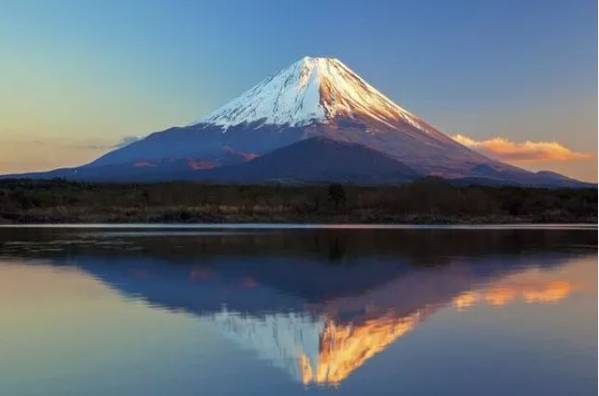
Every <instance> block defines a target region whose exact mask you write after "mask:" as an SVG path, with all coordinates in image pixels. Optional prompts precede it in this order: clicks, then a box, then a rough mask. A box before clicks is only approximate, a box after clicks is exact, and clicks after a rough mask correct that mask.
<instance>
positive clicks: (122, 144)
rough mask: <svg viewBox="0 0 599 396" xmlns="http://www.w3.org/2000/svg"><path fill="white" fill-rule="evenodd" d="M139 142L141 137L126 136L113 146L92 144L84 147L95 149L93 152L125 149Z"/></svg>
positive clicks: (112, 144)
mask: <svg viewBox="0 0 599 396" xmlns="http://www.w3.org/2000/svg"><path fill="white" fill-rule="evenodd" d="M138 140H139V137H137V136H125V137H123V138H121V140H119V141H118V142H116V143H111V144H95V143H92V144H85V145H83V147H84V148H88V149H93V150H108V149H116V148H121V147H125V146H127V145H129V144H131V143H134V142H137V141H138Z"/></svg>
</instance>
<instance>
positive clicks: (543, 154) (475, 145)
mask: <svg viewBox="0 0 599 396" xmlns="http://www.w3.org/2000/svg"><path fill="white" fill-rule="evenodd" d="M453 139H454V140H455V141H457V142H458V143H461V144H463V145H464V146H467V147H470V148H471V149H474V150H476V151H479V152H481V153H483V154H486V155H488V156H490V157H494V158H497V159H500V160H505V161H576V160H582V159H588V158H591V157H592V156H591V155H590V154H588V153H579V152H576V151H573V150H571V149H569V148H568V147H566V146H563V145H562V144H560V143H558V142H533V141H530V140H526V141H524V142H514V141H512V140H509V139H506V138H502V137H496V138H493V139H487V140H474V139H472V138H471V137H468V136H465V135H461V134H457V135H455V136H453Z"/></svg>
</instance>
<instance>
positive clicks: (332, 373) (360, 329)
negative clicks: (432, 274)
mask: <svg viewBox="0 0 599 396" xmlns="http://www.w3.org/2000/svg"><path fill="white" fill-rule="evenodd" d="M420 318H421V315H420V314H414V315H410V316H407V317H397V316H394V315H388V316H383V317H380V318H374V319H369V320H367V321H365V322H363V323H358V324H336V323H335V322H334V321H332V320H329V321H327V323H326V326H325V328H324V330H323V331H322V333H321V335H320V343H319V355H318V358H317V361H311V360H310V358H308V356H307V355H306V354H304V353H302V354H301V355H300V357H299V359H298V364H299V366H300V374H301V381H302V383H303V384H306V385H307V384H311V383H317V384H339V383H340V382H341V381H343V380H344V379H345V378H347V376H349V375H350V374H351V373H352V372H353V371H354V370H355V369H357V368H358V367H360V366H362V365H363V364H364V362H366V360H368V359H370V358H371V357H372V356H374V355H376V354H377V353H379V352H381V351H382V350H384V349H385V348H386V347H387V346H388V345H390V344H391V343H393V342H394V341H395V340H397V339H398V338H399V337H401V336H402V335H404V334H405V333H407V332H408V331H410V330H412V329H413V328H414V326H415V325H416V324H417V323H418V322H419V321H420Z"/></svg>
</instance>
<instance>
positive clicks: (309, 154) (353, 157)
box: [195, 137, 420, 184]
mask: <svg viewBox="0 0 599 396" xmlns="http://www.w3.org/2000/svg"><path fill="white" fill-rule="evenodd" d="M331 159H334V160H331ZM419 177H420V175H419V174H418V173H417V172H416V171H414V170H412V169H411V168H410V167H408V166H406V165H404V164H402V163H401V162H399V161H397V160H394V159H393V158H391V157H389V156H387V155H385V154H383V153H381V152H379V151H376V150H373V149H370V148H368V147H365V146H362V145H359V144H355V143H345V142H338V141H335V140H331V139H327V138H323V137H314V138H309V139H305V140H302V141H300V142H298V143H293V144H291V145H289V146H285V147H282V148H280V149H276V150H274V151H273V152H271V153H268V154H265V155H263V156H261V157H258V158H256V159H254V160H253V161H249V162H247V163H244V164H240V165H231V166H223V167H219V168H215V169H213V170H208V171H205V172H202V173H201V174H200V175H198V174H197V173H196V176H195V178H196V179H200V180H201V179H204V180H207V179H208V180H210V179H212V180H220V181H231V182H245V181H247V182H267V181H289V182H325V181H336V182H352V183H361V184H376V183H390V182H396V183H401V182H406V181H411V180H415V179H417V178H419Z"/></svg>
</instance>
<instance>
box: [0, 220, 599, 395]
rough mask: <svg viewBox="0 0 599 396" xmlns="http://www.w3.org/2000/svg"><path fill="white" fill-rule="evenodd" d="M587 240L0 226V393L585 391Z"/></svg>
mask: <svg viewBox="0 0 599 396" xmlns="http://www.w3.org/2000/svg"><path fill="white" fill-rule="evenodd" d="M596 241H597V231H596V229H594V228H593V227H586V226H560V227H549V228H548V227H541V228H539V227H530V226H529V227H519V228H517V229H512V228H509V227H505V226H493V227H486V228H478V227H449V228H430V227H418V228H406V227H400V228H386V229H378V228H373V227H372V226H370V227H366V228H358V227H354V229H347V228H345V229H341V228H338V227H337V228H332V229H314V228H309V229H303V228H298V227H289V228H287V229H273V228H271V227H257V226H255V225H254V226H253V227H250V226H245V227H242V228H239V227H229V228H225V229H223V228H218V227H213V226H211V227H209V228H206V229H203V228H201V227H191V228H189V227H187V228H186V227H181V226H175V227H170V228H168V229H158V228H155V227H141V226H138V227H135V228H134V229H132V228H126V227H118V228H106V227H105V226H96V227H91V228H86V227H82V226H79V227H73V228H54V227H48V228H19V227H17V228H1V229H0V310H1V311H2V313H3V326H2V330H0V356H1V357H0V394H18V395H34V394H40V395H41V394H43V395H54V394H55V395H67V394H86V395H88V394H98V395H102V394H144V395H149V394H156V395H161V394H198V393H205V394H225V393H226V394H265V393H270V394H307V393H308V394H309V393H334V394H383V393H386V394H388V393H406V394H452V393H460V394H464V393H465V394H481V393H482V394H506V393H507V394H527V395H528V394H594V393H595V391H596V384H597V377H596V374H597V363H596V359H597V352H596V351H597V330H596V323H597V302H596V293H597V285H596V271H597V268H596V260H597V245H596Z"/></svg>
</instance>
